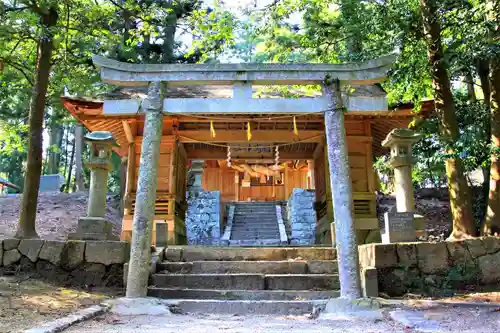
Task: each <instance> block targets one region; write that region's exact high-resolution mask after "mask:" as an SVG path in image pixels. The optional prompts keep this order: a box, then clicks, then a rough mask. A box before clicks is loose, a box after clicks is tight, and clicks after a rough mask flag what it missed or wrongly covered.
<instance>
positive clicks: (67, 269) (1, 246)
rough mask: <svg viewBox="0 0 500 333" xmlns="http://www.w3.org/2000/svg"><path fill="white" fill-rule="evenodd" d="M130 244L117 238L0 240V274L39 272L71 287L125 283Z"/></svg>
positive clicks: (43, 276)
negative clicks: (124, 272) (106, 239)
mask: <svg viewBox="0 0 500 333" xmlns="http://www.w3.org/2000/svg"><path fill="white" fill-rule="evenodd" d="M129 255H130V247H129V244H128V243H127V242H118V241H79V240H69V241H51V240H42V239H22V240H20V239H15V238H9V239H3V240H0V275H3V274H12V273H13V272H15V273H30V274H36V275H38V276H40V277H42V278H44V279H46V280H48V281H51V282H54V283H57V284H62V285H68V286H113V287H122V286H123V265H124V264H125V263H126V262H128V260H129Z"/></svg>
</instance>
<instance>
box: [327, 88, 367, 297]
mask: <svg viewBox="0 0 500 333" xmlns="http://www.w3.org/2000/svg"><path fill="white" fill-rule="evenodd" d="M323 94H324V95H326V97H327V98H328V100H329V101H330V103H329V106H328V110H326V111H325V132H326V143H327V151H328V164H329V167H330V183H331V189H332V199H333V206H334V208H333V213H334V220H335V235H336V240H337V241H336V248H337V258H338V263H339V280H340V287H341V288H340V296H341V297H343V298H347V299H356V298H360V297H361V289H360V272H359V259H358V258H359V255H358V244H357V241H356V228H355V225H354V216H353V214H354V204H353V198H352V183H351V175H350V168H349V159H348V153H347V139H346V134H345V124H344V112H345V110H344V105H343V102H342V95H341V90H340V81H339V80H333V82H325V83H324V85H323Z"/></svg>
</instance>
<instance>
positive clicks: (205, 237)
mask: <svg viewBox="0 0 500 333" xmlns="http://www.w3.org/2000/svg"><path fill="white" fill-rule="evenodd" d="M221 225H222V221H221V196H220V192H219V191H214V192H197V193H190V194H189V197H188V209H187V214H186V232H187V239H188V245H219V244H220V242H221V240H220V238H221Z"/></svg>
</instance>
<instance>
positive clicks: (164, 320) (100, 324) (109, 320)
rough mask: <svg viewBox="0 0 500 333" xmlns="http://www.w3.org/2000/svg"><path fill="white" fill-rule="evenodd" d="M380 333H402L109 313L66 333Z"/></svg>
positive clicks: (395, 328) (332, 324)
mask: <svg viewBox="0 0 500 333" xmlns="http://www.w3.org/2000/svg"><path fill="white" fill-rule="evenodd" d="M180 331H182V332H183V333H204V332H207V333H208V332H210V333H217V332H231V333H257V332H259V333H261V332H262V333H267V332H269V333H270V332H273V333H274V332H282V333H295V332H296V333H299V332H300V333H312V332H315V333H316V332H318V333H319V332H322V333H325V332H334V333H336V332H338V333H341V332H342V333H361V332H363V333H382V332H404V327H402V326H400V325H398V324H395V323H393V322H378V323H372V322H365V323H362V322H352V321H323V320H310V319H307V318H305V317H271V316H265V317H263V316H253V317H240V316H223V315H218V316H217V315H213V316H209V315H205V316H203V315H196V316H195V315H190V316H188V315H169V316H158V317H152V316H134V317H118V316H116V315H112V314H108V315H105V316H103V317H100V318H97V320H94V321H90V322H86V323H81V324H78V325H76V326H74V327H73V328H71V329H69V330H67V331H65V332H68V333H69V332H86V333H87V332H88V333H97V332H99V333H106V332H120V333H142V332H148V333H150V332H151V333H156V332H158V333H159V332H162V333H169V332H180Z"/></svg>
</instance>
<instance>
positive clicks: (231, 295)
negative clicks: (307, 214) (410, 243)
mask: <svg viewBox="0 0 500 333" xmlns="http://www.w3.org/2000/svg"><path fill="white" fill-rule="evenodd" d="M148 295H149V296H151V297H158V298H164V299H212V300H248V301H272V300H276V301H303V300H320V299H329V298H334V297H339V296H340V293H339V291H334V290H328V291H326V290H320V291H310V290H226V289H183V288H177V289H176V288H158V287H149V290H148Z"/></svg>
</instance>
